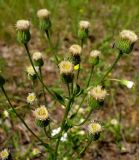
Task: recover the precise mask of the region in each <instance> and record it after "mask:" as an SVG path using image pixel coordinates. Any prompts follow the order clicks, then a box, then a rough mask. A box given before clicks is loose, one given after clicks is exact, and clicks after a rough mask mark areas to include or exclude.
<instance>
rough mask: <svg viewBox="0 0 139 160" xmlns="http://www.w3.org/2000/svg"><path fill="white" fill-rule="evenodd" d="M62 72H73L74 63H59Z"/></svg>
mask: <svg viewBox="0 0 139 160" xmlns="http://www.w3.org/2000/svg"><path fill="white" fill-rule="evenodd" d="M59 69H60V74H71V73H72V72H73V64H72V63H71V62H70V61H62V62H60V64H59Z"/></svg>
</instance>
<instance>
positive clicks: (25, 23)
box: [16, 20, 30, 31]
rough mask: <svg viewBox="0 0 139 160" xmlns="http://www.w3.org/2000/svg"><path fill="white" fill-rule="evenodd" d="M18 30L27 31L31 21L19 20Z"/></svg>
mask: <svg viewBox="0 0 139 160" xmlns="http://www.w3.org/2000/svg"><path fill="white" fill-rule="evenodd" d="M16 28H17V30H21V31H26V30H29V29H30V22H29V21H28V20H18V21H17V23H16Z"/></svg>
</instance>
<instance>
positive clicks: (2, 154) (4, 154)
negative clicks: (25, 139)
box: [0, 149, 10, 160]
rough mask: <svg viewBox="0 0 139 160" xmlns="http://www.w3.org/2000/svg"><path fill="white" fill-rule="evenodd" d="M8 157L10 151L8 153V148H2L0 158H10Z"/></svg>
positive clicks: (5, 159)
mask: <svg viewBox="0 0 139 160" xmlns="http://www.w3.org/2000/svg"><path fill="white" fill-rule="evenodd" d="M9 157H10V153H9V151H8V149H4V150H2V151H1V152H0V158H1V159H2V160H10V159H9Z"/></svg>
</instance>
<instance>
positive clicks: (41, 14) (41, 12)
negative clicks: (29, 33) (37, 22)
mask: <svg viewBox="0 0 139 160" xmlns="http://www.w3.org/2000/svg"><path fill="white" fill-rule="evenodd" d="M37 16H38V18H41V19H47V18H48V17H49V16H50V12H49V11H48V10H47V9H40V10H38V12H37Z"/></svg>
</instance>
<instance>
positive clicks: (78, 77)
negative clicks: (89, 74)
mask: <svg viewBox="0 0 139 160" xmlns="http://www.w3.org/2000/svg"><path fill="white" fill-rule="evenodd" d="M80 70H81V65H80V63H79V69H78V72H77V80H76V81H77V82H78V78H79V74H80Z"/></svg>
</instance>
